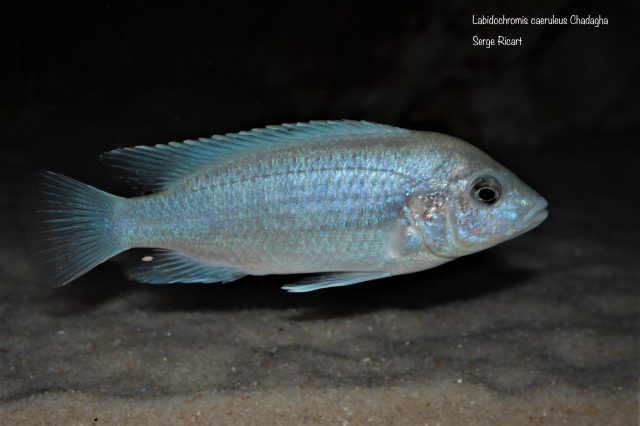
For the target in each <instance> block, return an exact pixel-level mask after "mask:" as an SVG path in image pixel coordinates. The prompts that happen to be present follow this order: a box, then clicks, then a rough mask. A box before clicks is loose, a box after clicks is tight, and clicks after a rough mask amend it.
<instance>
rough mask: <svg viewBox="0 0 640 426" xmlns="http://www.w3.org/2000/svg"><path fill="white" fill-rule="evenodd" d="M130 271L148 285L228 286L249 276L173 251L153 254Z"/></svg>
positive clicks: (134, 277)
mask: <svg viewBox="0 0 640 426" xmlns="http://www.w3.org/2000/svg"><path fill="white" fill-rule="evenodd" d="M138 262H139V263H138V264H137V265H135V266H133V267H130V268H128V269H127V270H126V274H127V277H128V278H129V279H132V280H134V281H138V282H141V283H147V284H172V283H216V282H223V283H228V282H231V281H235V280H237V279H240V278H242V277H244V276H245V275H247V273H246V272H243V271H240V270H237V269H233V268H230V267H227V266H217V265H212V264H210V263H206V262H203V261H200V260H197V259H193V258H191V257H188V256H185V255H183V254H180V253H178V252H176V251H172V250H153V251H151V252H149V254H148V255H145V256H143V257H141V258H140V260H139V261H138Z"/></svg>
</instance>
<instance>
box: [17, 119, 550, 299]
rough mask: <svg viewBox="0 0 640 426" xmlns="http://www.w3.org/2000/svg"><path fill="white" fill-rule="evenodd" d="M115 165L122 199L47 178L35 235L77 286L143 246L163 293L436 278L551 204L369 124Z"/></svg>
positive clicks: (285, 128) (454, 153) (118, 153)
mask: <svg viewBox="0 0 640 426" xmlns="http://www.w3.org/2000/svg"><path fill="white" fill-rule="evenodd" d="M101 160H102V163H103V164H104V165H105V166H106V167H107V168H109V169H110V170H111V171H112V172H114V173H115V175H116V176H117V177H119V178H122V179H124V180H125V181H126V182H128V183H129V184H131V185H132V187H134V188H135V189H137V190H138V191H139V193H138V194H139V195H138V196H135V197H131V198H123V197H120V196H116V195H112V194H110V193H107V192H104V191H102V190H100V189H97V188H95V187H93V186H89V185H86V184H84V183H81V182H78V181H76V180H74V179H71V178H69V177H66V176H63V175H60V174H57V173H54V172H49V171H45V172H40V174H39V175H38V178H37V179H36V182H35V183H34V184H33V185H32V186H31V187H29V188H28V189H27V190H26V191H25V193H26V194H27V195H26V196H25V197H24V199H25V200H26V201H25V208H24V209H23V210H24V211H25V213H24V217H25V224H26V225H25V227H26V230H27V234H28V235H29V240H30V241H31V244H32V246H33V247H34V248H35V251H36V253H37V255H38V257H39V258H40V259H41V261H40V262H41V266H42V268H43V269H44V271H45V273H46V276H47V278H48V279H49V280H51V281H53V283H55V284H57V285H65V284H67V283H69V282H71V281H73V280H75V279H76V278H78V277H79V276H81V275H83V274H85V273H86V272H88V271H89V270H91V269H93V268H94V267H96V266H97V265H99V264H101V263H103V262H105V261H107V260H108V259H110V258H112V257H114V256H116V255H117V254H119V253H121V252H123V251H126V250H129V249H131V248H142V249H145V250H147V252H148V253H147V254H145V255H144V256H141V257H140V259H139V261H136V263H135V264H133V265H130V266H129V267H128V268H127V269H126V271H125V274H126V276H127V277H128V278H129V279H131V280H134V281H138V282H142V283H149V284H171V283H227V282H232V281H235V280H238V279H240V278H242V277H244V276H246V275H260V276H262V275H271V274H310V275H308V276H307V277H306V278H304V279H302V280H301V281H297V282H294V283H292V284H288V285H285V286H284V287H283V289H285V290H288V291H290V292H308V291H314V290H318V289H324V288H331V287H341V286H347V285H352V284H357V283H362V282H365V281H371V280H377V279H381V278H386V277H391V276H396V275H402V274H409V273H414V272H418V271H423V270H426V269H429V268H433V267H435V266H438V265H441V264H443V263H445V262H449V261H451V260H453V259H455V258H458V257H461V256H465V255H469V254H472V253H475V252H478V251H481V250H484V249H487V248H489V247H492V246H494V245H496V244H499V243H501V242H503V241H506V240H509V239H511V238H514V237H516V236H519V235H521V234H523V233H525V232H527V231H529V230H531V229H533V228H535V227H536V226H538V225H539V224H540V223H542V222H543V221H544V220H545V219H546V218H547V215H548V211H547V201H546V200H545V199H544V198H543V197H542V196H541V195H539V194H538V193H537V192H536V191H535V190H533V189H532V188H531V187H529V186H528V185H526V184H525V183H524V182H522V181H521V180H520V179H519V178H518V177H517V176H516V175H514V174H513V173H512V172H510V171H509V170H508V169H506V168H505V167H503V166H502V165H500V164H498V163H497V162H496V161H494V160H493V159H492V158H491V157H489V156H488V155H487V154H485V153H484V152H483V151H481V150H480V149H478V148H476V147H474V146H473V145H471V144H469V143H467V142H465V141H463V140H461V139H458V138H456V137H453V136H448V135H445V134H441V133H435V132H427V131H415V130H408V129H403V128H399V127H394V126H391V125H385V124H377V123H373V122H368V121H353V120H328V121H309V122H299V123H288V124H282V125H276V126H267V127H265V128H259V129H253V130H250V131H241V132H239V133H233V134H231V133H229V134H225V135H214V136H212V137H210V138H200V139H197V140H185V141H183V142H170V143H168V144H159V145H155V146H136V147H129V148H122V149H116V150H113V151H109V152H106V153H104V154H102V156H101Z"/></svg>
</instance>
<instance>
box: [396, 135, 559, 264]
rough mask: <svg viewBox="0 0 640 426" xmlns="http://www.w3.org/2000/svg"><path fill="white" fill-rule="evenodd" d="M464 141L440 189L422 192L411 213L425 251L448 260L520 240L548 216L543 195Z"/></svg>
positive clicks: (415, 196) (451, 158) (409, 207)
mask: <svg viewBox="0 0 640 426" xmlns="http://www.w3.org/2000/svg"><path fill="white" fill-rule="evenodd" d="M458 141H459V140H457V141H456V143H455V144H454V149H452V150H451V152H448V153H447V155H446V156H445V157H446V158H448V159H449V160H448V161H449V162H448V163H447V164H445V167H443V168H442V170H443V172H442V173H441V175H440V176H439V177H438V179H437V180H438V181H439V182H440V184H439V185H435V188H436V189H435V190H433V189H431V190H428V189H424V190H418V191H416V192H415V193H414V194H412V196H411V198H410V199H409V202H408V203H407V208H406V210H407V217H408V218H409V219H410V222H411V228H412V229H414V230H415V232H416V233H417V234H418V235H419V236H420V240H421V243H422V246H423V247H425V248H426V249H428V250H429V251H430V252H431V253H432V254H434V255H436V256H439V257H444V258H455V257H459V256H464V255H467V254H471V253H475V252H478V251H481V250H484V249H486V248H489V247H492V246H494V245H496V244H499V243H501V242H503V241H506V240H509V239H511V238H514V237H517V236H518V235H521V234H523V233H525V232H527V231H529V230H531V229H533V228H535V227H536V226H538V225H540V223H542V222H543V221H544V220H545V219H546V218H547V215H548V213H547V201H546V200H545V199H544V198H543V197H542V196H541V195H540V194H538V193H537V192H536V191H535V190H533V189H532V188H531V187H529V186H528V185H527V184H525V183H524V182H523V181H522V180H520V179H519V178H518V177H517V176H516V175H515V174H513V173H512V172H511V171H509V170H508V169H506V168H505V167H503V166H502V165H500V164H498V163H497V162H496V161H495V160H493V159H492V158H491V157H489V156H488V155H486V154H485V153H484V152H482V151H480V150H478V149H477V148H475V147H473V146H471V145H469V144H467V143H466V142H463V141H459V143H458ZM431 188H434V186H433V185H432V186H431Z"/></svg>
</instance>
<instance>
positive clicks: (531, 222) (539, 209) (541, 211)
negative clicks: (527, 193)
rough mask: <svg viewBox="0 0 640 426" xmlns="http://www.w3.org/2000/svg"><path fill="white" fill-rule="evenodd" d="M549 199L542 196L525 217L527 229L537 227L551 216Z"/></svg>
mask: <svg viewBox="0 0 640 426" xmlns="http://www.w3.org/2000/svg"><path fill="white" fill-rule="evenodd" d="M548 205H549V204H548V203H547V200H545V199H544V198H542V197H540V198H539V199H538V201H536V203H535V204H534V205H533V207H531V210H529V211H528V212H527V214H526V215H525V217H524V218H523V222H524V223H525V225H526V228H527V229H532V228H535V227H536V226H538V225H540V224H541V223H542V222H544V220H545V219H546V218H547V217H548V216H549V212H548V210H547V206H548Z"/></svg>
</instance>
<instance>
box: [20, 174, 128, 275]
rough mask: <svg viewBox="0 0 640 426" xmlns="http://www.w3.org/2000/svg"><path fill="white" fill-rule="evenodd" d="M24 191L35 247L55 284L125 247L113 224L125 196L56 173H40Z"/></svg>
mask: <svg viewBox="0 0 640 426" xmlns="http://www.w3.org/2000/svg"><path fill="white" fill-rule="evenodd" d="M22 195H23V196H22V217H23V221H24V226H25V229H26V231H27V236H28V237H29V240H30V241H29V242H30V245H31V248H32V249H33V250H34V251H35V254H36V257H37V258H38V259H39V261H40V265H41V266H42V267H43V268H44V272H45V273H46V274H47V275H46V277H47V279H50V280H52V281H53V282H54V283H55V284H57V285H65V284H67V283H68V282H70V281H73V280H74V279H76V278H78V277H79V276H80V275H82V274H84V273H85V272H87V271H89V270H90V269H92V268H94V267H96V266H97V265H99V264H100V263H102V262H104V261H106V260H107V259H109V258H111V257H113V256H115V255H116V254H118V253H120V252H121V251H123V250H125V249H126V247H124V246H123V244H122V243H121V238H120V236H119V235H118V234H117V232H116V231H115V229H114V224H113V217H114V211H115V210H116V207H117V205H118V203H120V202H123V201H124V200H123V199H122V198H120V197H117V196H115V195H111V194H108V193H106V192H104V191H100V190H99V189H96V188H94V187H92V186H89V185H85V184H84V183H80V182H77V181H75V180H73V179H71V178H68V177H66V176H62V175H59V174H56V173H52V172H42V173H38V175H37V176H35V177H34V179H33V181H32V182H30V185H28V186H27V187H26V188H25V190H24V191H23V194H22Z"/></svg>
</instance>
